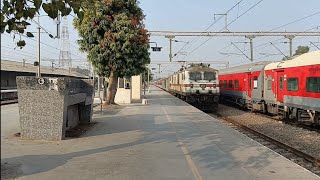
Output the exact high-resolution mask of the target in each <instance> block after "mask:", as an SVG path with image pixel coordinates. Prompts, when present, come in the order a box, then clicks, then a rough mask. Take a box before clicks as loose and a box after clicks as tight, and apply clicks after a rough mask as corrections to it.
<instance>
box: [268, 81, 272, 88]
mask: <svg viewBox="0 0 320 180" xmlns="http://www.w3.org/2000/svg"><path fill="white" fill-rule="evenodd" d="M267 88H268V90H271V89H272V79H268V87H267Z"/></svg>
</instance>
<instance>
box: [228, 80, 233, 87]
mask: <svg viewBox="0 0 320 180" xmlns="http://www.w3.org/2000/svg"><path fill="white" fill-rule="evenodd" d="M228 88H232V80H229V84H228Z"/></svg>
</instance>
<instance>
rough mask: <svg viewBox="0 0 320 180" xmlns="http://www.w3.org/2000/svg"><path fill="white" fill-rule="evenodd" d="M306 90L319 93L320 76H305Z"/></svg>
mask: <svg viewBox="0 0 320 180" xmlns="http://www.w3.org/2000/svg"><path fill="white" fill-rule="evenodd" d="M307 92H316V93H320V77H308V78H307Z"/></svg>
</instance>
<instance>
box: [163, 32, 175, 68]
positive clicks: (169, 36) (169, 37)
mask: <svg viewBox="0 0 320 180" xmlns="http://www.w3.org/2000/svg"><path fill="white" fill-rule="evenodd" d="M165 37H166V38H168V39H169V43H170V53H169V59H170V62H171V61H172V40H173V38H175V36H171V35H167V36H165Z"/></svg>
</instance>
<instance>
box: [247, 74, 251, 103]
mask: <svg viewBox="0 0 320 180" xmlns="http://www.w3.org/2000/svg"><path fill="white" fill-rule="evenodd" d="M246 89H247V95H248V97H249V98H251V93H252V76H251V73H248V74H247V88H246Z"/></svg>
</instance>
